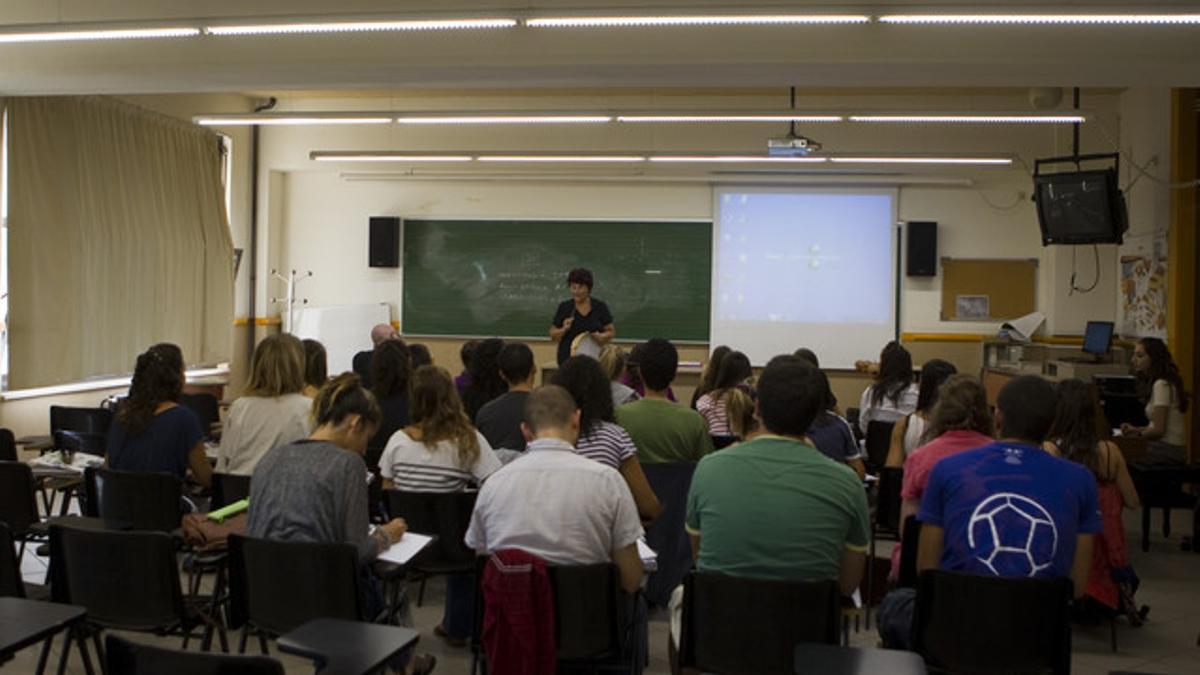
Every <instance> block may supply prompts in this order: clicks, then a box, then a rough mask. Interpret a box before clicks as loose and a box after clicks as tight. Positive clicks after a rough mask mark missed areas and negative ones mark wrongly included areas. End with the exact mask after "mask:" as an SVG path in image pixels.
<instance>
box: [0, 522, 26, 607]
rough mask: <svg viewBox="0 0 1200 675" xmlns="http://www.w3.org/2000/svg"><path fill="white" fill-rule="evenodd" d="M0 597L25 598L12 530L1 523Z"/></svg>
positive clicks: (19, 562)
mask: <svg viewBox="0 0 1200 675" xmlns="http://www.w3.org/2000/svg"><path fill="white" fill-rule="evenodd" d="M0 597H3V598H23V597H25V584H24V583H23V582H22V581H21V561H20V560H17V552H16V551H15V550H14V549H13V537H12V530H10V529H8V525H5V524H4V523H0Z"/></svg>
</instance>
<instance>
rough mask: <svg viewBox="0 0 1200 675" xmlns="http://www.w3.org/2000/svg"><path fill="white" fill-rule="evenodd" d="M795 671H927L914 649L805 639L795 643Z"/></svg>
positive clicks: (852, 674)
mask: <svg viewBox="0 0 1200 675" xmlns="http://www.w3.org/2000/svg"><path fill="white" fill-rule="evenodd" d="M793 665H794V671H795V673H796V674H797V675H801V674H803V673H822V674H823V675H869V674H871V673H888V674H889V675H926V672H927V671H926V670H925V660H924V659H922V658H921V656H920V655H919V654H916V653H914V652H905V651H899V650H895V649H869V648H861V649H860V648H857V647H839V646H837V645H823V644H816V643H805V644H801V645H796V652H795V662H794V664H793Z"/></svg>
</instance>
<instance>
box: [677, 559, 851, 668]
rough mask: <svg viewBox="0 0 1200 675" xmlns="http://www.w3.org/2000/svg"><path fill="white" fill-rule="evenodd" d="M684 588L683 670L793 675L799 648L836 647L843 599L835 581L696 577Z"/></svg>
mask: <svg viewBox="0 0 1200 675" xmlns="http://www.w3.org/2000/svg"><path fill="white" fill-rule="evenodd" d="M683 588H684V591H683V626H682V633H681V635H680V640H679V665H680V666H681V667H684V668H696V669H699V670H701V671H707V672H715V673H722V674H724V675H739V674H745V675H756V674H769V673H779V674H780V675H791V673H792V672H793V671H792V668H793V658H794V650H795V649H796V645H798V644H800V643H801V642H817V643H824V644H831V645H833V644H837V643H838V637H839V624H840V618H841V593H840V591H839V589H838V584H837V582H836V581H813V582H803V581H777V580H767V579H744V578H740V577H731V576H728V575H724V574H716V573H712V572H693V573H692V574H689V575H688V576H687V577H686V578H685V579H684V581H683Z"/></svg>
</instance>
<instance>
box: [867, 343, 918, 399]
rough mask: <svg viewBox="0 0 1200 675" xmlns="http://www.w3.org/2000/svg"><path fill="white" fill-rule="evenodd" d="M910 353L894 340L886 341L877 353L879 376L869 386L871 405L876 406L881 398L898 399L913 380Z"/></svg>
mask: <svg viewBox="0 0 1200 675" xmlns="http://www.w3.org/2000/svg"><path fill="white" fill-rule="evenodd" d="M912 371H913V365H912V355H911V354H909V353H908V350H907V349H905V348H904V346H903V345H901V344H900V343H899V342H896V341H895V340H893V341H891V342H889V343H887V345H886V346H884V348H883V351H882V352H880V353H879V376H878V377H876V378H875V384H874V386H872V387H871V405H873V406H877V405H879V404H880V403H882V402H883V399H885V398H889V399H891V400H893V401H898V400H899V399H900V394H902V393H903V392H904V390H905V389H908V387H909V385H911V384H912V382H913V372H912Z"/></svg>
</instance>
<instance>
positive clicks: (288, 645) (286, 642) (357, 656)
mask: <svg viewBox="0 0 1200 675" xmlns="http://www.w3.org/2000/svg"><path fill="white" fill-rule="evenodd" d="M419 637H420V634H419V633H417V631H415V630H413V629H411V628H401V627H399V626H382V625H380V624H375V623H365V622H362V621H347V620H345V619H313V620H312V621H309V622H308V623H306V624H304V625H303V626H300V627H299V628H297V629H296V630H293V631H291V632H290V633H287V634H286V635H281V636H280V637H279V640H278V642H277V644H278V645H279V650H280V651H282V652H285V653H288V654H295V655H297V656H303V657H306V658H309V659H312V660H313V661H315V662H316V664H317V673H319V675H364V674H365V673H370V672H374V671H375V670H376V669H377V668H379V667H380V666H381V665H383V664H384V663H386V662H387V661H388V660H389V659H391V658H392V657H394V656H396V655H397V654H399V653H400V652H401V651H403V650H404V649H406V648H408V647H410V646H412V645H413V644H416V642H417V639H418V638H419Z"/></svg>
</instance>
